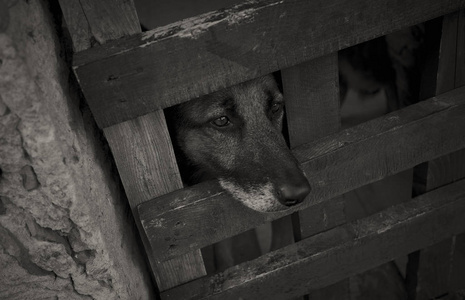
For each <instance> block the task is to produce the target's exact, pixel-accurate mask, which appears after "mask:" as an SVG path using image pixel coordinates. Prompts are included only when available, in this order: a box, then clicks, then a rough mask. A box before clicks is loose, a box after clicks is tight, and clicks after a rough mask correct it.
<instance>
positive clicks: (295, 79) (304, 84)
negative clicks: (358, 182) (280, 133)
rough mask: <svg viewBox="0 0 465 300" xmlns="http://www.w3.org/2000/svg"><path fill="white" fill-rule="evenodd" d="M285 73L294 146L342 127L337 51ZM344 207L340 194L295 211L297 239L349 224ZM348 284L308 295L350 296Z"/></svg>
mask: <svg viewBox="0 0 465 300" xmlns="http://www.w3.org/2000/svg"><path fill="white" fill-rule="evenodd" d="M281 74H282V78H283V89H284V96H285V99H286V116H287V123H288V128H289V140H290V146H291V148H294V147H296V146H299V145H302V144H305V143H309V142H312V141H314V140H316V139H318V138H321V137H324V136H326V135H329V134H332V133H335V132H337V131H339V130H340V128H341V117H340V107H339V106H340V105H339V70H338V54H337V52H336V53H332V54H329V55H326V56H322V57H319V58H316V59H313V60H311V61H309V62H306V63H303V64H300V65H297V66H295V67H291V68H287V69H284V70H281ZM344 207H345V206H344V200H343V198H342V196H338V197H336V198H334V199H331V201H325V202H324V203H322V204H320V205H315V206H312V207H309V208H307V209H304V210H301V211H299V213H298V214H293V215H292V219H293V221H294V222H293V223H294V236H295V238H296V241H300V240H302V239H305V238H307V237H309V236H312V235H314V234H317V233H319V232H323V231H325V230H328V229H330V228H333V227H336V226H338V225H340V224H343V223H345V222H346V218H345V213H344ZM347 287H348V280H346V282H345V283H344V282H341V283H339V284H337V285H334V286H333V287H332V289H322V290H316V291H312V292H311V295H308V297H312V299H314V300H317V299H328V298H330V297H331V296H333V295H334V294H337V296H338V298H339V299H341V300H342V299H345V298H347V297H348V289H347ZM338 289H339V290H338Z"/></svg>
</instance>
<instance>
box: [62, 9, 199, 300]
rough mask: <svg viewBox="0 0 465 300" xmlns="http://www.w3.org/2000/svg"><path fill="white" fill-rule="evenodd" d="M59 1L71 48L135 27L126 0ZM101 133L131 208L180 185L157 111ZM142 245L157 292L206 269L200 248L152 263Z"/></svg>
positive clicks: (136, 22)
mask: <svg viewBox="0 0 465 300" xmlns="http://www.w3.org/2000/svg"><path fill="white" fill-rule="evenodd" d="M60 6H61V9H62V11H63V15H64V18H65V21H66V25H67V27H68V30H69V32H70V36H71V38H72V41H73V49H74V51H82V50H85V49H87V48H89V47H91V46H92V45H93V44H95V43H100V44H103V43H105V42H106V41H108V40H112V39H117V38H121V37H123V36H126V35H131V34H135V33H139V32H140V31H141V30H140V24H139V20H138V18H137V13H136V10H135V7H134V3H133V1H132V0H129V1H127V0H106V1H92V0H60ZM104 132H105V135H106V137H107V140H108V142H109V144H110V147H111V149H112V152H113V155H114V157H115V161H116V164H117V167H118V170H119V173H120V176H121V179H122V182H123V185H124V188H125V191H126V194H127V197H128V201H129V204H130V206H131V209H132V211H133V213H136V211H137V210H136V209H135V208H136V206H137V205H138V204H140V203H142V202H144V201H147V200H150V199H152V198H155V197H157V196H160V195H162V194H165V193H168V192H171V191H173V190H175V189H179V188H182V182H181V178H180V176H179V172H178V168H177V164H176V160H175V158H174V154H173V149H172V145H171V142H170V138H169V133H168V130H167V127H166V122H165V118H164V115H163V111H157V112H154V113H151V114H148V115H145V116H142V117H140V118H137V119H133V120H130V121H127V122H123V123H120V124H117V125H114V126H112V127H109V128H105V129H104ZM136 219H137V216H136ZM142 238H143V239H144V236H143V234H142ZM144 244H146V245H148V243H146V242H145V241H144ZM146 249H147V252H148V258H149V261H150V264H151V266H152V271H153V273H154V275H155V279H156V281H157V284H158V288H159V289H160V290H161V291H163V290H166V289H168V288H171V287H173V286H176V285H179V284H181V283H184V282H186V281H189V280H192V279H196V278H199V277H202V276H204V275H205V274H206V271H205V267H204V265H203V260H202V256H201V253H200V250H198V251H195V252H193V253H189V254H187V255H184V256H182V257H179V258H176V259H173V260H170V261H167V262H164V263H156V259H155V258H154V257H153V256H152V255H151V253H150V247H146Z"/></svg>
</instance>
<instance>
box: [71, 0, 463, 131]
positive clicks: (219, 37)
mask: <svg viewBox="0 0 465 300" xmlns="http://www.w3.org/2000/svg"><path fill="white" fill-rule="evenodd" d="M464 6H465V1H464V0H449V1H447V3H444V2H442V1H435V0H406V1H396V0H377V1H369V2H367V1H365V0H328V1H306V0H294V1H278V0H259V1H253V2H250V1H246V2H244V3H242V4H240V5H238V6H235V7H233V8H231V9H227V10H221V11H217V12H213V13H208V14H205V15H202V16H199V17H197V18H193V19H187V20H185V21H182V22H178V23H174V24H172V25H169V26H166V27H162V28H158V29H154V30H152V31H149V32H145V33H141V34H136V35H134V36H131V37H128V38H122V39H120V40H117V41H114V42H112V43H107V44H105V45H103V46H101V47H94V48H93V49H92V50H87V51H83V52H80V53H79V54H77V55H76V56H75V60H74V65H75V72H76V75H77V77H78V79H79V81H80V84H81V87H82V89H83V92H84V94H85V96H86V98H87V100H88V101H89V104H90V106H91V109H92V112H93V114H94V116H95V118H96V120H97V122H98V124H99V125H100V126H101V127H107V126H110V125H112V124H116V123H119V122H122V121H125V120H128V119H132V118H135V117H137V116H140V115H144V114H146V113H148V112H151V111H155V110H157V109H160V108H164V107H167V106H171V105H174V104H177V103H180V102H183V101H187V100H189V99H192V98H195V97H197V96H200V95H204V94H208V93H211V92H213V91H217V90H219V89H222V88H225V87H228V86H231V85H233V84H237V83H239V82H243V81H246V80H249V79H253V78H255V77H258V76H260V75H264V74H267V73H270V72H273V71H276V70H278V69H282V68H286V67H291V66H294V65H297V64H299V63H302V62H304V61H308V60H310V59H313V58H316V57H319V56H323V55H326V54H329V53H332V52H335V51H337V50H340V49H342V48H345V47H348V46H351V45H354V44H357V43H360V42H363V41H366V40H369V39H372V38H374V37H377V36H381V35H384V34H386V33H389V32H393V31H395V30H397V29H400V28H402V27H406V26H410V25H414V24H417V23H420V22H423V21H426V20H428V19H432V18H434V17H438V16H441V15H443V14H446V13H449V12H452V11H455V10H458V9H460V8H462V7H464Z"/></svg>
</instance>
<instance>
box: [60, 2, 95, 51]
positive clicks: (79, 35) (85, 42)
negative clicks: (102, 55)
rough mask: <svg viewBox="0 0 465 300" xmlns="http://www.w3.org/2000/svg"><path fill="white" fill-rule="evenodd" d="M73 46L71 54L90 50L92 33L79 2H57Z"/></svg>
mask: <svg viewBox="0 0 465 300" xmlns="http://www.w3.org/2000/svg"><path fill="white" fill-rule="evenodd" d="M59 2H60V7H61V11H62V12H63V17H64V20H65V23H66V26H67V27H68V31H69V34H70V35H71V40H72V44H73V52H78V51H83V50H86V49H88V48H90V47H91V46H92V45H91V41H92V32H91V29H90V27H89V23H88V21H87V19H86V15H85V14H84V11H83V10H82V6H81V3H80V1H79V0H59Z"/></svg>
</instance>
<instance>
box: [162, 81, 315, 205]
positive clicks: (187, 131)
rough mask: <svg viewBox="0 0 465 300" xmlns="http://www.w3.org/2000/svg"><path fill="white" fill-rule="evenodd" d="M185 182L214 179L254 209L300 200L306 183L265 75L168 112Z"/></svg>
mask: <svg viewBox="0 0 465 300" xmlns="http://www.w3.org/2000/svg"><path fill="white" fill-rule="evenodd" d="M166 115H167V120H168V123H169V128H170V131H171V134H172V138H173V144H174V146H175V151H176V154H177V157H178V162H179V164H180V168H181V172H182V176H183V180H184V181H185V182H186V183H187V184H195V183H198V182H200V181H204V180H209V179H217V180H219V182H220V184H221V185H222V187H223V188H224V189H226V190H227V191H229V192H230V193H231V194H233V196H235V198H237V199H238V200H240V201H241V202H242V203H243V204H245V205H246V206H248V207H250V208H252V209H255V210H258V211H264V212H269V211H278V210H282V209H286V208H287V207H288V206H291V205H294V204H297V203H300V202H301V201H302V200H303V199H304V198H305V196H306V195H307V194H308V193H309V192H310V185H309V183H308V181H307V179H306V178H305V176H304V175H303V173H302V171H301V170H300V168H299V166H298V164H297V161H296V159H295V158H294V157H293V155H292V153H291V152H290V150H289V148H288V147H287V145H286V142H285V140H284V138H283V136H282V134H281V129H282V125H283V116H284V101H283V96H282V94H281V93H280V91H279V89H278V87H277V84H276V82H275V80H274V78H273V77H272V76H265V77H262V78H258V79H255V80H252V81H249V82H245V83H242V84H239V85H237V86H234V87H231V88H229V89H225V90H222V91H219V92H216V93H213V94H210V95H207V96H204V97H201V98H198V99H194V100H191V101H188V102H185V103H182V104H180V105H177V106H174V107H171V108H169V109H167V110H166Z"/></svg>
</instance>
